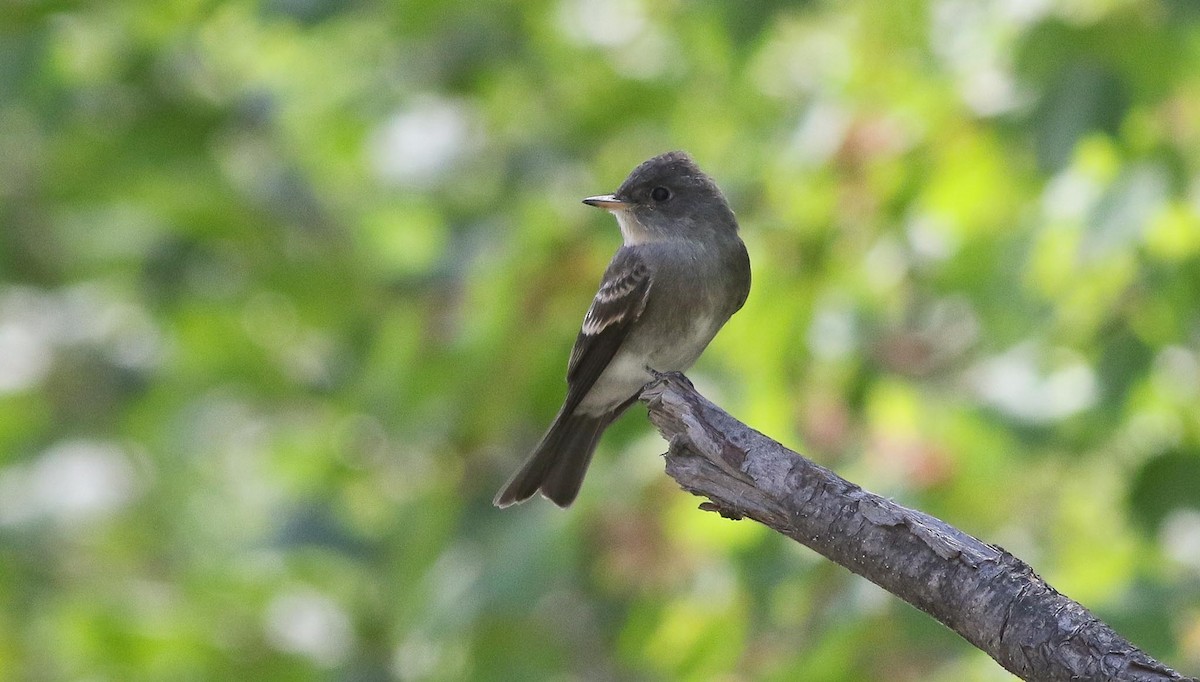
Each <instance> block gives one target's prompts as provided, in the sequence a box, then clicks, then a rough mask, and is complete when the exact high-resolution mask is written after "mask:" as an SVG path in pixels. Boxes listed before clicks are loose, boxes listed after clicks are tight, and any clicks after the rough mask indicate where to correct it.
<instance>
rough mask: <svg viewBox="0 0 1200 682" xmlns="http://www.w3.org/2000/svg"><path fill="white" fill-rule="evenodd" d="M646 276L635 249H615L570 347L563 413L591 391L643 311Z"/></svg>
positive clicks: (648, 292) (648, 270) (645, 299)
mask: <svg viewBox="0 0 1200 682" xmlns="http://www.w3.org/2000/svg"><path fill="white" fill-rule="evenodd" d="M650 279H651V278H650V269H649V268H648V267H646V264H645V262H644V261H643V260H642V259H641V257H640V256H639V255H638V254H637V252H636V251H634V250H632V249H627V248H623V249H621V250H620V251H618V252H617V255H616V256H615V257H614V258H613V262H612V264H611V265H609V267H608V270H607V271H606V272H605V273H604V279H603V280H601V282H600V290H599V291H597V292H596V297H595V298H593V299H592V305H591V306H590V307H589V308H588V311H587V314H586V315H584V316H583V327H582V328H581V329H580V330H579V336H578V337H576V338H575V347H574V348H573V349H571V359H570V361H569V362H568V363H567V386H568V389H567V400H566V404H565V405H564V406H563V409H564V413H569V412H570V411H572V410H574V409H575V407H576V406H577V405H578V404H579V401H581V400H583V397H584V396H585V395H587V393H588V391H589V390H591V388H592V386H593V385H594V384H595V383H596V380H597V379H598V378H600V375H601V374H602V373H603V372H604V369H605V368H606V367H608V363H609V362H611V361H612V359H613V357H614V356H615V355H616V354H617V351H618V350H619V349H620V347H621V344H622V343H623V342H624V341H625V338H626V336H627V335H628V333H629V329H630V328H631V327H632V326H633V324H634V323H635V322H636V321H637V320H638V319H639V318H640V317H641V315H642V313H643V312H644V311H645V310H646V301H647V300H648V298H649V295H650Z"/></svg>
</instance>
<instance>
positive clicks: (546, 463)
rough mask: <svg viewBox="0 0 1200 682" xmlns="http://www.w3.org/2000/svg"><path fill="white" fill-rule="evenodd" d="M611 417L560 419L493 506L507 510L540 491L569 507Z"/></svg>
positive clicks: (548, 497) (586, 416) (552, 425)
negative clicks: (506, 508) (508, 507)
mask: <svg viewBox="0 0 1200 682" xmlns="http://www.w3.org/2000/svg"><path fill="white" fill-rule="evenodd" d="M613 416H614V415H602V416H598V417H592V416H588V415H579V414H573V415H559V416H558V418H557V419H555V420H554V423H553V424H551V425H550V430H549V431H547V432H546V435H545V436H543V437H542V442H541V443H538V446H537V447H536V448H535V449H534V451H533V454H532V455H530V456H529V459H527V460H525V464H524V465H523V466H522V467H521V469H520V471H518V472H517V473H516V474H514V475H513V477H512V478H510V479H509V481H508V483H506V484H505V485H504V487H503V488H502V489H501V490H500V492H499V493H497V494H496V499H495V500H493V504H495V505H496V506H497V507H501V508H503V507H507V506H509V505H512V504H516V503H518V502H524V501H525V500H527V499H529V498H530V497H532V496H533V494H534V493H536V492H538V490H541V492H542V495H544V496H545V497H546V498H547V499H549V500H550V501H551V502H553V503H554V504H557V505H558V506H560V507H567V506H570V504H571V503H572V502H574V501H575V496H576V495H578V494H579V487H580V486H581V485H583V476H584V474H586V473H587V468H588V464H590V463H591V461H592V453H593V452H595V450H596V443H597V442H599V440H600V434H602V433H604V429H605V427H607V426H608V425H609V423H611V422H612V419H613Z"/></svg>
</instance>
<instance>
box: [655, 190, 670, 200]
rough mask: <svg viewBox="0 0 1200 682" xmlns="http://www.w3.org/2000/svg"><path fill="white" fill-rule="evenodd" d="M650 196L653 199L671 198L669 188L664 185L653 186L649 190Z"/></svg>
mask: <svg viewBox="0 0 1200 682" xmlns="http://www.w3.org/2000/svg"><path fill="white" fill-rule="evenodd" d="M650 198H651V199H653V200H655V201H666V200H667V199H670V198H671V190H669V189H667V188H666V187H655V188H654V189H652V190H650Z"/></svg>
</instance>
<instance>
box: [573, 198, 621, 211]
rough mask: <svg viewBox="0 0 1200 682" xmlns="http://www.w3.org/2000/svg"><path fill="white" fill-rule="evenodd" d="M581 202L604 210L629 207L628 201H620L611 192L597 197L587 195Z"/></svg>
mask: <svg viewBox="0 0 1200 682" xmlns="http://www.w3.org/2000/svg"><path fill="white" fill-rule="evenodd" d="M583 203H585V204H587V205H588V206H595V207H596V208H602V209H604V210H606V211H619V210H621V209H624V208H628V207H629V203H628V202H625V201H621V200H620V199H618V198H616V197H615V196H613V195H611V194H601V195H600V196H598V197H588V198H587V199H584V200H583Z"/></svg>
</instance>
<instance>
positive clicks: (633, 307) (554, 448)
mask: <svg viewBox="0 0 1200 682" xmlns="http://www.w3.org/2000/svg"><path fill="white" fill-rule="evenodd" d="M583 203H584V204H587V205H589V206H594V207H597V208H601V209H603V210H606V211H608V212H609V213H611V214H612V215H613V216H615V217H616V220H617V225H618V226H619V227H620V230H621V237H622V244H621V246H620V248H618V249H617V252H616V253H615V254H614V255H613V258H612V261H611V262H610V263H609V265H608V268H607V269H606V270H605V272H604V275H603V277H602V279H601V281H600V287H599V290H598V291H597V292H596V295H595V298H593V299H592V303H591V305H590V306H589V307H588V309H587V312H586V314H585V315H584V317H583V325H582V327H581V329H580V330H579V334H578V336H577V337H576V339H575V345H574V347H573V348H572V350H571V355H570V359H569V361H568V362H567V395H566V398H565V400H564V401H563V404H562V407H561V408H560V409H559V411H558V414H557V415H556V416H555V418H554V421H553V422H552V423H551V425H550V428H549V429H547V431H546V433H545V435H544V436H543V437H542V439H541V441H540V442H539V443H538V444H537V446H536V447H535V448H534V449H533V452H532V453H531V454H530V455H529V456H528V458H527V459H526V461H525V463H524V464H523V465H522V466H521V468H520V469H518V470H517V472H516V473H515V474H513V476H512V477H511V478H510V479H509V480H508V482H507V483H505V485H504V486H503V487H502V488H501V489H500V491H499V492H498V493H497V494H496V497H495V499H494V500H493V503H494V504H495V505H496V506H497V507H500V508H504V507H508V506H510V505H513V504H517V503H519V502H523V501H525V500H527V499H529V498H530V497H532V496H533V495H534V494H535V493H539V492H540V493H541V494H542V496H544V497H545V498H547V499H549V500H550V501H551V502H553V503H554V504H556V505H558V506H559V507H563V508H566V507H568V506H570V505H571V503H572V502H574V501H575V498H576V497H577V496H578V494H579V490H580V487H581V486H582V485H583V479H584V475H585V474H586V473H587V469H588V465H589V464H590V463H591V460H592V453H593V452H595V450H596V445H597V443H598V442H599V440H600V436H601V435H602V434H603V433H604V430H605V429H606V428H607V427H608V426H609V425H610V424H612V422H613V421H614V420H615V419H616V418H617V417H618V416H620V415H621V413H623V412H624V411H625V409H626V408H628V407H629V406H630V405H631V404H633V402H634V401H636V400H637V398H638V395H639V394H640V392H641V390H642V388H643V387H644V386H645V385H646V384H647V383H649V382H650V381H652V380H653V378H654V376H655V374H656V373H665V372H683V371H685V370H687V369H688V368H690V367H691V366H692V364H693V363H694V362H695V361H696V359H697V358H698V357H700V354H701V353H702V352H703V351H704V349H705V347H707V346H708V344H709V342H710V341H712V339H713V337H714V336H715V335H716V334H717V331H718V330H720V328H721V327H722V326H723V325H724V324H725V322H726V321H727V320H728V319H729V318H730V317H731V316H732V315H733V314H734V313H736V312H737V311H738V310H740V309H741V307H742V305H743V304H744V303H745V302H746V297H747V296H748V295H749V293H750V257H749V254H748V253H747V251H746V246H745V244H744V243H743V242H742V239H741V237H740V236H739V234H738V222H737V218H736V217H735V216H734V213H733V210H732V209H731V208H730V207H729V203H728V202H727V201H726V199H725V196H724V194H722V192H721V190H720V188H719V187H717V184H716V183H715V182H714V181H713V180H712V178H710V177H709V176H708V175H706V174H705V173H704V172H703V171H701V170H700V168H699V167H698V166H697V165H696V162H695V161H694V160H693V159H692V157H691V156H689V155H688V154H687V153H686V152H682V151H673V152H667V153H664V154H660V155H658V156H655V157H653V158H651V159H649V160H647V161H645V162H643V163H642V164H641V165H639V166H637V167H636V168H634V169H633V171H631V172H630V173H629V176H628V177H626V178H625V181H624V182H622V183H621V185H620V187H618V188H617V191H615V192H613V193H612V194H605V195H600V196H593V197H588V198H586V199H584V200H583Z"/></svg>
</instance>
